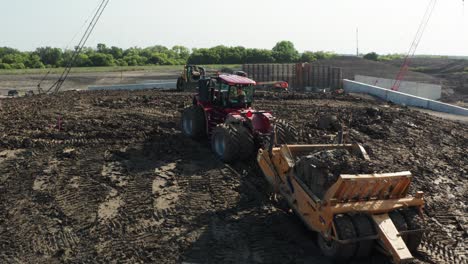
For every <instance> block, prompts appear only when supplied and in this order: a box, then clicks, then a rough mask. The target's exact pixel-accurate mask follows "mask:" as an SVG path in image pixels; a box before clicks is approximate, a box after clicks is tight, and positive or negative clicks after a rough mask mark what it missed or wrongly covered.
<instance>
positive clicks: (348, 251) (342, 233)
mask: <svg viewBox="0 0 468 264" xmlns="http://www.w3.org/2000/svg"><path fill="white" fill-rule="evenodd" d="M333 222H334V224H335V229H336V232H337V234H336V236H337V237H338V239H339V240H349V239H356V238H357V233H356V230H355V227H354V225H353V222H352V221H351V218H350V217H349V216H348V215H336V216H335V219H334V220H333ZM318 245H319V247H320V249H321V250H322V253H323V254H324V255H325V256H328V257H331V258H333V259H334V260H335V261H338V262H346V261H348V260H349V259H351V258H353V257H354V256H355V254H356V249H357V244H356V243H348V244H342V243H338V242H337V241H335V240H330V241H327V240H326V239H325V238H324V237H323V236H322V235H320V234H319V235H318Z"/></svg>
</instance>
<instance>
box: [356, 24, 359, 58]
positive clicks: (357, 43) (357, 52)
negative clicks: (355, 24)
mask: <svg viewBox="0 0 468 264" xmlns="http://www.w3.org/2000/svg"><path fill="white" fill-rule="evenodd" d="M356 57H359V28H356Z"/></svg>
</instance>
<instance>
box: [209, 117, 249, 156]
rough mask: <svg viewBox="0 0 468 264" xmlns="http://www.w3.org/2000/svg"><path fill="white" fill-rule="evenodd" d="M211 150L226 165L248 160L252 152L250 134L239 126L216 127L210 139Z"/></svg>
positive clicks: (224, 125)
mask: <svg viewBox="0 0 468 264" xmlns="http://www.w3.org/2000/svg"><path fill="white" fill-rule="evenodd" d="M211 148H212V149H213V152H214V153H215V154H216V156H217V157H218V158H220V159H221V160H222V161H224V162H226V163H233V162H235V161H236V160H245V159H247V158H249V157H250V156H251V155H252V154H253V151H254V142H253V137H252V134H251V133H250V132H249V131H248V130H247V129H246V128H245V127H243V126H242V125H241V124H221V125H218V126H217V127H216V128H215V129H214V131H213V135H212V138H211Z"/></svg>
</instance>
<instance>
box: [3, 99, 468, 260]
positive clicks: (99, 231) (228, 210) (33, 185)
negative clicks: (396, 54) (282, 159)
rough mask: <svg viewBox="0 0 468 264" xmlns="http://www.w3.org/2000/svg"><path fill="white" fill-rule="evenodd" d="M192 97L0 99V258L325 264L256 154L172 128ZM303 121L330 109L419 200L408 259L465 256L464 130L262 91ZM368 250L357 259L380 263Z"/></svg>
mask: <svg viewBox="0 0 468 264" xmlns="http://www.w3.org/2000/svg"><path fill="white" fill-rule="evenodd" d="M190 98H191V94H190V93H175V92H162V91H138V92H124V91H120V92H119V91H114V92H72V91H70V92H64V93H60V94H59V95H55V96H47V95H41V96H34V97H29V98H15V99H8V100H1V101H0V103H1V108H0V113H1V114H0V132H1V133H0V137H1V139H0V172H1V173H0V263H182V262H185V263H317V264H318V263H331V261H330V260H329V259H327V258H325V257H324V256H322V255H321V253H320V251H319V250H318V248H317V245H316V244H315V239H316V235H315V234H313V233H311V232H309V231H308V230H307V229H306V228H305V227H304V225H303V224H302V223H301V222H300V221H299V220H298V219H297V218H296V217H295V216H294V215H293V214H291V213H290V212H288V211H285V210H283V209H281V208H280V207H277V206H276V203H274V202H272V201H271V199H270V197H271V195H270V192H269V188H268V187H267V183H266V181H265V180H264V179H263V178H262V175H261V173H260V171H259V169H258V168H257V166H256V164H255V162H254V161H252V162H250V163H239V164H234V165H233V166H232V167H231V166H227V165H225V164H223V163H221V162H220V161H217V160H216V158H215V157H214V156H213V154H212V153H211V151H210V147H209V144H208V142H207V141H202V142H195V141H192V140H189V139H187V138H185V137H183V136H182V134H181V132H180V129H179V121H178V120H179V117H180V113H181V111H182V109H183V108H184V106H185V105H186V104H187V103H190V102H191V100H190ZM257 106H258V108H261V109H268V110H269V109H271V110H273V111H274V113H275V115H276V116H278V117H280V118H283V119H289V120H291V122H292V123H293V124H294V125H296V126H297V127H298V128H299V129H300V130H301V138H302V141H303V142H305V143H319V142H333V139H332V138H331V137H330V136H329V135H331V134H333V133H334V131H327V130H322V129H320V128H319V127H318V126H317V119H318V116H319V115H321V114H335V115H337V116H338V118H339V119H340V120H342V122H344V124H346V125H347V126H348V127H349V129H348V132H349V138H350V139H349V141H353V142H359V143H362V144H363V145H364V146H365V147H366V149H367V150H368V152H369V154H370V156H371V158H372V159H374V160H376V161H379V162H385V163H388V166H389V167H390V168H392V169H394V170H399V169H406V170H410V171H411V172H412V173H413V174H414V177H415V183H414V187H413V189H414V190H422V191H424V192H425V193H426V197H427V210H426V213H427V218H426V219H427V222H428V226H429V228H428V233H427V235H426V237H425V240H424V242H423V245H422V246H421V248H420V251H419V252H418V253H417V254H416V257H417V259H418V260H417V263H466V259H467V256H466V252H467V248H466V245H465V244H466V243H465V242H466V239H467V233H466V228H467V223H466V216H467V207H466V201H467V198H468V193H467V189H468V184H467V183H468V181H467V173H468V152H467V151H466V150H467V149H468V125H466V124H461V123H457V122H453V121H448V120H443V119H440V118H437V117H433V116H430V115H427V114H424V113H421V112H417V111H413V110H410V109H406V108H398V107H396V106H393V105H387V104H383V103H378V102H375V101H371V100H366V99H361V98H356V97H352V96H338V97H336V96H332V95H302V94H289V95H279V94H271V93H262V94H259V95H258V98H257ZM385 260H386V258H385V257H384V256H382V255H380V254H378V253H375V255H374V256H373V257H372V258H371V259H368V260H360V261H355V262H354V263H363V264H364V263H385Z"/></svg>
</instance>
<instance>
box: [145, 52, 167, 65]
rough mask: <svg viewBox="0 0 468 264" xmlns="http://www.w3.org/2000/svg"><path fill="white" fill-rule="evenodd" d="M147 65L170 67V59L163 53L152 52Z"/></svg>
mask: <svg viewBox="0 0 468 264" xmlns="http://www.w3.org/2000/svg"><path fill="white" fill-rule="evenodd" d="M148 63H151V64H154V65H170V64H171V62H170V59H169V57H168V56H167V54H165V53H160V52H154V53H153V54H151V56H150V57H149V59H148Z"/></svg>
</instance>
